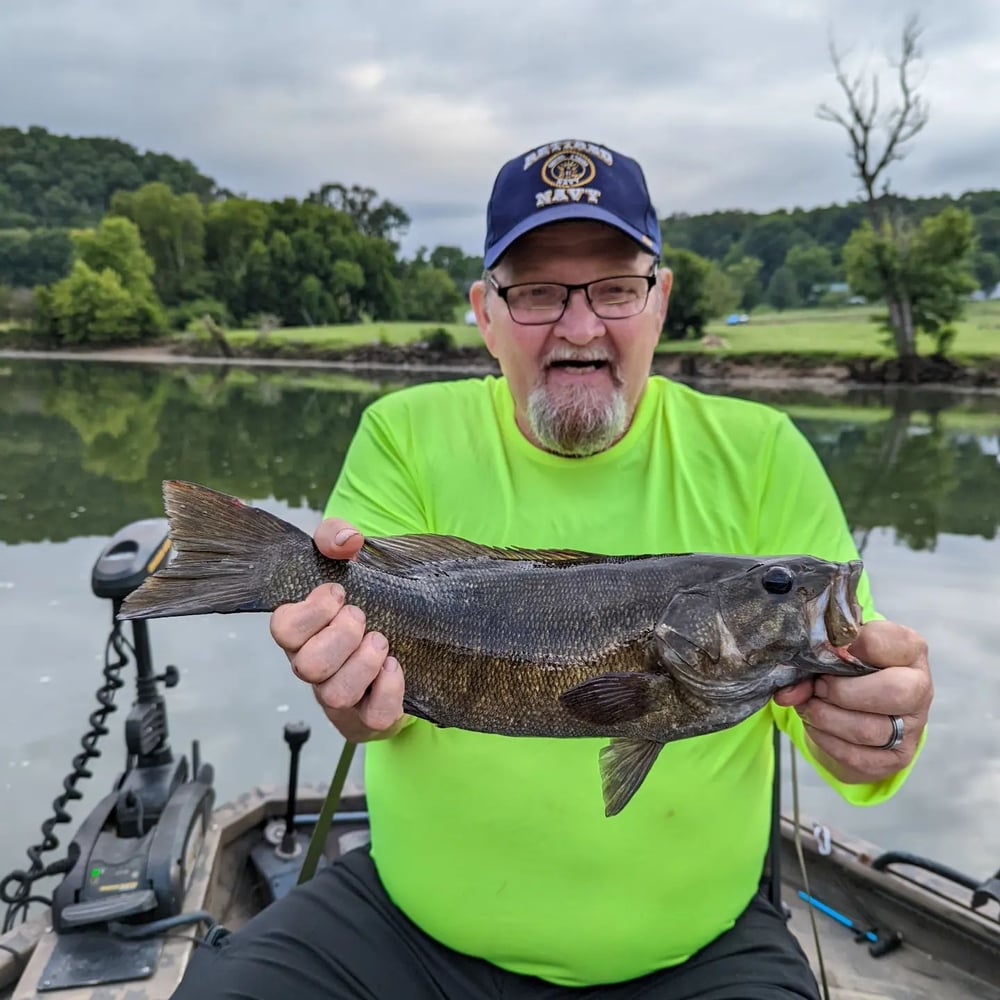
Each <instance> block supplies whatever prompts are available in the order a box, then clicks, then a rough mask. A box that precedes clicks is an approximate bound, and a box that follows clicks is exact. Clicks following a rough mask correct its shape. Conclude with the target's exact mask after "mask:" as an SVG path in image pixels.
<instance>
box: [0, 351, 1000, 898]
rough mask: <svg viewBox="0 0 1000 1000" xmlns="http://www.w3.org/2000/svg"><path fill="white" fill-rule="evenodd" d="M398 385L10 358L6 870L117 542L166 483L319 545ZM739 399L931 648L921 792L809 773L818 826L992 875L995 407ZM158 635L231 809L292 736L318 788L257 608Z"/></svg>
mask: <svg viewBox="0 0 1000 1000" xmlns="http://www.w3.org/2000/svg"><path fill="white" fill-rule="evenodd" d="M394 387H395V386H393V385H387V384H379V383H376V382H369V381H363V380H360V379H358V378H354V377H352V376H347V375H343V374H334V373H331V372H329V371H315V370H305V369H300V370H266V369H245V368H244V369H240V368H230V369H225V368H222V367H218V368H217V367H214V366H192V367H190V368H178V367H171V368H167V367H161V366H148V367H147V366H135V365H124V364H122V365H100V364H95V363H79V362H63V363H58V362H26V361H6V362H5V361H3V360H0V705H2V710H3V715H2V725H0V876H2V875H3V874H5V873H6V872H7V871H8V870H9V869H10V868H12V867H15V866H17V867H20V866H24V865H25V861H26V859H25V855H24V850H25V848H27V846H28V845H29V844H33V843H37V842H38V841H39V839H40V837H39V825H40V823H41V822H42V820H43V819H45V818H46V817H47V816H48V815H49V812H50V805H51V802H52V800H53V799H54V798H55V797H56V795H57V794H59V793H60V792H61V791H62V780H63V778H64V776H65V775H66V774H67V772H68V771H69V770H70V763H71V760H72V758H73V756H74V755H75V754H77V753H78V752H79V750H80V744H79V740H80V737H81V736H82V735H83V733H84V732H85V731H86V729H87V728H88V716H89V715H90V713H91V712H92V711H93V710H94V709H95V708H96V707H97V704H96V702H95V700H94V693H95V691H96V689H97V688H98V686H99V685H100V683H101V668H102V665H103V662H104V656H105V643H106V640H107V634H108V631H109V627H110V623H111V607H110V604H109V602H107V601H102V600H99V599H98V598H96V597H95V596H93V594H92V592H91V589H90V574H91V570H92V567H93V564H94V561H95V560H96V558H97V556H98V555H99V553H100V551H101V548H102V547H103V545H104V543H105V542H106V540H107V539H108V538H109V537H110V536H111V535H112V534H113V533H114V532H115V531H116V530H118V529H119V528H120V527H122V526H124V525H126V524H127V523H129V522H131V521H134V520H138V519H140V518H147V517H160V516H162V504H161V498H160V482H161V480H163V479H165V478H175V477H176V478H182V479H190V480H194V481H198V482H204V483H206V484H210V485H212V486H213V487H215V488H218V489H221V490H225V491H227V492H230V493H233V494H236V495H238V496H241V497H243V498H244V499H247V500H251V501H253V502H255V503H257V504H259V505H260V506H263V507H265V508H267V509H269V510H272V511H274V512H275V513H277V514H279V515H281V516H282V517H285V518H286V519H288V520H290V521H292V522H293V523H296V524H298V525H300V526H301V527H303V528H306V529H307V530H311V529H312V527H313V526H314V525H315V523H316V521H317V519H318V516H319V511H320V510H321V509H322V506H323V504H324V502H325V500H326V497H327V494H328V492H329V489H330V486H331V484H332V482H333V480H334V478H335V477H336V475H337V472H338V469H339V468H340V464H341V461H342V457H343V454H344V450H345V448H346V445H347V443H348V441H349V439H350V437H351V434H352V432H353V430H354V427H355V425H356V423H357V420H358V418H359V416H360V413H361V411H362V409H363V407H364V406H365V405H366V404H367V403H368V402H369V401H371V400H372V399H374V398H376V397H377V396H378V395H380V394H381V393H383V392H386V391H391V390H392V389H393V388H394ZM730 391H733V392H736V393H737V394H744V395H752V396H753V397H754V398H758V399H763V400H765V401H768V402H771V403H773V404H775V405H777V406H780V407H782V408H784V409H786V410H788V411H789V412H790V413H791V415H792V416H793V418H794V419H795V420H796V422H797V423H798V424H799V426H800V427H802V428H803V430H804V431H805V433H806V434H807V435H808V436H809V438H810V439H811V441H812V442H813V444H814V446H815V447H816V449H817V451H818V452H819V454H820V456H821V458H822V459H823V461H824V463H825V464H826V466H827V468H828V469H829V471H830V473H831V476H832V478H833V480H834V482H835V483H836V485H837V487H838V489H839V490H840V492H841V496H842V498H843V501H844V505H845V508H846V510H847V513H848V517H849V520H850V522H851V524H852V527H853V528H854V530H855V533H856V537H857V538H858V541H859V544H862V545H863V547H864V557H865V560H866V563H867V565H868V567H869V571H870V573H871V576H872V579H873V583H874V588H875V594H876V600H877V602H878V604H879V607H880V610H881V611H882V612H883V613H884V614H885V615H887V616H888V617H890V618H893V619H895V620H898V621H901V622H904V623H907V624H912V625H914V626H915V627H917V628H918V629H920V630H921V631H922V632H923V633H924V634H925V635H926V636H927V638H928V640H929V642H930V645H931V652H932V666H933V668H934V673H935V684H936V700H935V705H934V711H933V714H932V727H933V728H932V730H931V733H930V739H929V741H928V743H927V747H926V750H925V753H924V755H923V759H922V760H921V762H920V764H919V766H918V768H917V769H916V771H915V773H914V774H913V776H912V777H911V779H910V781H909V782H908V784H907V785H906V787H905V788H904V789H903V790H902V792H901V793H900V794H899V795H897V796H896V798H895V799H894V800H893V801H891V802H890V803H887V804H885V805H883V806H879V807H876V808H871V809H855V808H852V807H849V806H847V805H845V804H844V803H843V802H842V801H841V800H840V799H839V798H838V797H837V796H836V795H835V794H834V793H833V792H832V791H830V790H829V789H828V788H827V787H826V786H825V785H823V784H822V783H821V782H820V781H819V780H818V779H817V778H816V777H815V775H814V774H813V773H812V772H811V771H810V770H809V769H808V768H805V767H803V768H800V772H799V773H800V776H801V784H802V790H801V798H802V808H803V811H804V812H807V813H809V814H810V815H812V816H814V817H816V818H819V819H821V820H823V821H824V822H827V823H829V824H830V825H832V826H834V827H837V828H840V829H844V830H849V831H852V832H854V833H856V834H858V835H861V836H864V837H867V838H869V839H871V840H874V841H876V842H877V843H879V844H881V845H883V846H885V847H893V848H898V849H902V850H911V851H917V852H920V853H924V854H927V855H930V856H932V857H934V858H937V859H938V860H941V861H944V862H946V863H950V864H952V865H953V866H955V867H958V868H961V869H964V870H966V871H968V872H969V873H970V874H972V875H974V876H977V877H982V876H986V875H987V874H991V873H992V872H993V871H994V870H996V869H997V867H998V866H1000V832H998V831H1000V739H998V730H1000V727H998V718H1000V654H998V650H1000V540H998V521H1000V457H998V451H1000V396H998V395H985V394H984V395H969V394H966V395H949V394H947V393H941V392H916V391H909V392H882V391H864V392H861V391H853V392H849V393H844V394H842V395H838V396H836V397H830V396H825V395H821V394H819V393H816V392H808V391H799V390H783V391H778V390H769V391H757V392H753V393H751V392H743V391H742V390H730ZM150 635H151V640H152V648H153V657H154V661H155V665H156V667H157V668H158V669H159V670H162V669H163V668H164V667H165V666H166V665H167V664H175V665H176V666H177V667H178V669H179V671H180V674H181V682H180V684H179V685H178V686H177V687H176V688H174V689H173V690H171V691H169V692H168V707H169V718H170V732H171V742H172V745H173V746H174V748H175V749H176V750H178V751H183V752H188V751H189V748H190V743H191V741H192V740H193V739H198V740H200V742H201V752H202V757H203V759H206V760H209V761H211V762H212V763H213V764H214V765H215V768H216V780H217V788H218V795H219V799H220V800H223V801H224V800H226V799H228V798H230V797H233V796H235V795H236V794H238V793H239V792H240V791H241V790H242V789H244V788H246V787H248V786H251V785H254V784H261V783H263V784H281V783H283V782H284V780H285V776H286V773H287V758H286V750H285V744H284V742H283V739H282V727H283V725H284V724H285V723H286V722H288V721H298V720H306V721H308V722H309V723H310V724H311V725H312V738H311V740H310V741H309V742H308V743H307V744H306V747H305V750H304V753H303V759H302V768H301V774H302V778H303V780H305V781H308V782H312V783H316V784H323V785H325V783H326V782H327V781H328V780H329V776H330V774H331V773H332V769H333V766H334V763H335V760H336V755H337V753H338V750H339V746H340V741H339V738H338V737H337V735H336V733H335V732H334V730H333V729H332V727H330V726H329V725H328V724H326V723H325V720H324V719H323V718H322V716H321V715H320V714H319V712H318V710H317V708H316V706H315V703H314V701H313V699H312V696H311V694H310V693H309V691H308V690H307V689H306V688H305V686H304V685H302V684H301V683H299V682H298V681H296V680H295V679H294V677H293V676H292V674H291V673H290V671H289V669H288V667H287V663H286V661H285V660H284V657H283V656H282V655H281V653H280V652H279V651H278V650H277V648H276V647H275V646H274V644H273V643H272V641H271V639H270V637H269V635H268V631H267V616H266V615H236V616H227V617H220V616H207V617H202V618H191V619H183V620H164V621H156V622H153V623H151V624H150ZM124 676H125V679H126V680H127V681H128V682H129V684H131V675H129V674H128V673H126V674H125V675H124ZM131 700H132V691H131V687H126V688H125V689H123V690H122V691H121V692H120V693H119V695H118V704H119V706H120V707H121V708H122V709H123V710H122V711H118V712H117V713H115V714H114V715H112V716H111V718H110V726H111V732H110V734H109V735H108V736H107V737H106V738H105V739H104V741H103V742H102V744H101V747H102V748H103V750H104V753H103V756H102V757H101V758H100V759H99V760H97V761H95V762H94V763H93V764H92V765H91V769H92V771H93V774H94V777H93V778H92V779H91V780H90V781H87V782H83V783H81V785H80V787H81V789H82V790H83V791H84V799H83V802H77V803H75V804H72V805H71V806H70V812H71V813H72V816H73V823H72V824H69V825H62V826H59V827H58V828H57V835H58V836H59V837H60V840H61V841H62V845H61V846H60V848H59V849H58V850H57V851H55V852H53V853H52V854H50V855H46V859H47V860H53V859H55V858H56V857H59V856H61V854H62V851H63V847H64V845H65V843H66V842H67V840H68V839H69V835H70V832H71V830H72V829H74V828H75V825H76V823H77V822H78V821H79V820H80V819H82V818H83V816H84V815H85V813H86V810H87V808H88V807H89V806H91V805H93V804H94V803H95V802H96V800H97V799H98V797H100V796H101V795H103V794H105V793H106V792H107V791H108V790H110V786H111V783H112V781H113V780H114V777H115V775H116V773H117V771H118V770H119V768H120V767H121V764H122V762H123V737H122V728H121V727H122V724H123V721H124V716H125V712H126V711H127V708H128V706H129V704H130V703H131ZM786 761H787V756H786ZM356 763H357V762H356ZM354 775H355V777H359V776H360V772H359V769H358V767H357V766H356V767H355V769H354ZM787 801H788V800H787V799H786V802H787ZM50 888H51V886H43V891H49V890H50Z"/></svg>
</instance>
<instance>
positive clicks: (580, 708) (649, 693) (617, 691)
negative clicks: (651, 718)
mask: <svg viewBox="0 0 1000 1000" xmlns="http://www.w3.org/2000/svg"><path fill="white" fill-rule="evenodd" d="M654 684H655V678H654V676H653V675H652V674H643V673H631V672H620V673H610V674H599V675H598V676H597V677H591V678H590V679H589V680H585V681H583V682H582V683H581V684H577V685H576V686H575V687H571V688H569V690H567V691H563V693H562V694H561V695H560V696H559V700H560V702H562V706H563V708H565V709H566V711H567V712H569V714H570V715H572V716H574V718H577V719H582V720H583V721H584V722H593V723H595V724H597V725H611V724H614V723H618V722H632V721H633V720H635V719H641V718H642V717H643V716H644V715H648V714H649V713H650V712H651V711H653V710H654V708H655V705H654V697H653V694H654Z"/></svg>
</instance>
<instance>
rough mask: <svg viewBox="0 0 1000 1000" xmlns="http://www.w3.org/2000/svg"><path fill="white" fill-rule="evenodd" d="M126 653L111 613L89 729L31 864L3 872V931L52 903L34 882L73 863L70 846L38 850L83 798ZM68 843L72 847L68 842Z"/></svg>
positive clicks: (52, 841) (48, 844) (53, 842)
mask: <svg viewBox="0 0 1000 1000" xmlns="http://www.w3.org/2000/svg"><path fill="white" fill-rule="evenodd" d="M112 651H113V652H114V653H115V654H117V659H114V660H113V659H112ZM129 654H131V656H132V658H133V659H135V650H134V649H133V647H132V645H131V644H130V643H129V641H128V640H127V639H126V638H125V636H124V635H123V634H122V631H121V623H120V622H119V621H117V620H116V619H115V617H114V615H112V627H111V634H110V635H109V636H108V641H107V644H106V645H105V648H104V683H103V684H102V685H101V687H100V688H98V690H97V693H96V698H97V701H98V703H99V706H100V707H99V708H97V709H95V710H94V711H93V712H92V713H91V714H90V719H89V722H90V729H89V730H88V731H87V732H86V733H85V734H84V736H83V737H82V738H81V740H80V744H81V746H82V747H83V750H82V752H80V753H78V754H77V755H76V756H75V757H74V758H73V770H72V771H71V772H70V773H69V774H68V775H67V776H66V777H65V778H64V779H63V789H64V790H63V793H62V794H61V795H59V796H58V797H57V798H56V799H55V800H54V801H53V803H52V815H51V816H50V817H49V818H48V819H46V820H45V821H44V822H43V823H42V828H41V829H42V842H41V843H40V844H34V845H32V846H31V847H29V848H28V850H27V852H26V853H27V855H28V858H29V859H30V861H31V867H30V868H29V869H28V870H27V871H24V870H23V869H18V870H15V871H12V872H10V874H8V875H7V876H5V878H4V879H3V881H0V901H2V902H4V903H6V904H7V913H6V915H5V916H4V921H3V933H6V932H7V931H9V930H11V929H12V928H13V926H14V923H15V922H16V920H17V917H18V914H20V916H21V920H22V921H25V920H27V919H28V907H29V906H30V905H31V904H32V903H43V904H45V905H46V906H51V905H52V900H51V899H50V898H49V897H47V896H41V895H38V894H36V893H35V892H34V885H35V883H36V882H38V881H39V880H40V879H43V878H48V877H49V876H52V875H61V874H63V873H65V872H67V871H69V870H70V869H71V868H72V867H73V865H74V864H75V863H76V860H77V859H76V857H74V856H73V854H74V852H73V851H72V850H70V851H67V854H66V857H64V858H61V859H60V860H58V861H53V862H51V863H50V864H48V865H46V864H45V863H44V862H43V860H42V854H43V853H45V852H47V851H54V850H55V849H56V848H57V847H58V846H59V838H58V837H57V836H56V835H55V833H54V832H53V831H54V829H55V827H56V826H57V825H58V824H59V823H69V822H71V821H72V818H73V817H72V816H70V814H69V812H68V811H67V809H66V807H67V806H68V805H69V803H70V802H72V801H74V800H75V799H80V798H83V793H82V792H80V791H78V789H77V787H76V786H77V784H78V783H79V782H80V781H82V780H83V779H84V778H90V777H93V775H92V773H91V772H90V770H88V768H87V765H88V764H89V763H90V761H92V760H94V759H95V758H97V757H100V756H101V751H100V750H98V749H97V743H98V741H99V740H100V739H101V737H102V736H106V735H107V734H108V727H107V725H105V723H106V721H107V718H108V716H109V715H110V714H111V713H112V712H114V711H115V710H116V709H115V704H114V699H115V693H116V692H117V691H118V689H119V688H120V687H123V686H124V684H125V682H124V681H123V680H122V679H121V677H120V676H119V675H120V673H121V670H122V668H123V667H124V666H126V665H127V664H128V662H129ZM70 846H71V847H72V845H70Z"/></svg>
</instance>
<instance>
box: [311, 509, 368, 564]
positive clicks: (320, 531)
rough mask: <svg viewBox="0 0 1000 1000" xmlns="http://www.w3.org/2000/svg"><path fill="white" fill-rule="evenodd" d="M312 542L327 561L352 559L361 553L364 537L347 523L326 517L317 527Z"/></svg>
mask: <svg viewBox="0 0 1000 1000" xmlns="http://www.w3.org/2000/svg"><path fill="white" fill-rule="evenodd" d="M313 541H314V542H315V543H316V548H318V549H319V550H320V552H322V553H323V555H325V556H327V557H328V558H329V559H353V558H354V557H355V556H356V555H357V554H358V552H360V551H361V546H362V545H364V542H365V536H364V535H362V534H361V532H360V531H358V529H357V528H355V527H354V525H353V524H351V523H350V522H349V521H342V520H341V519H340V518H337V517H328V518H326V519H325V520H323V521H320V523H319V524H318V525H317V527H316V531H315V532H314V533H313Z"/></svg>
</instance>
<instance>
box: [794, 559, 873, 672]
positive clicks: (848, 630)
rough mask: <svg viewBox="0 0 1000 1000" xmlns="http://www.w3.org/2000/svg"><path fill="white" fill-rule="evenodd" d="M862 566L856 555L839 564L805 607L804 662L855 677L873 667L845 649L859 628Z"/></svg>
mask: <svg viewBox="0 0 1000 1000" xmlns="http://www.w3.org/2000/svg"><path fill="white" fill-rule="evenodd" d="M862 568H863V563H862V562H861V560H860V559H854V560H852V561H851V562H849V563H846V564H845V565H843V566H840V567H839V568H838V569H837V572H836V574H835V575H834V578H833V580H832V582H831V583H830V585H829V586H827V587H824V588H823V591H822V593H821V594H820V595H819V596H818V597H817V598H815V599H814V600H813V601H812V602H810V604H809V606H808V608H807V611H806V613H807V615H808V616H809V641H810V650H809V653H810V655H809V657H807V659H806V664H810V663H811V665H812V666H814V667H819V668H821V672H822V673H828V674H840V675H841V676H845V677H859V676H861V675H862V674H870V673H872V672H874V670H875V668H874V667H870V666H869V665H868V664H867V663H863V662H862V661H861V660H859V659H858V658H857V657H856V656H855V655H854V654H853V653H851V652H849V651H848V649H847V647H848V646H849V645H850V644H851V643H852V642H854V640H855V639H856V638H857V637H858V632H860V630H861V605H860V604H859V603H858V581H859V580H860V579H861V571H862ZM806 664H804V665H806Z"/></svg>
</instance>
